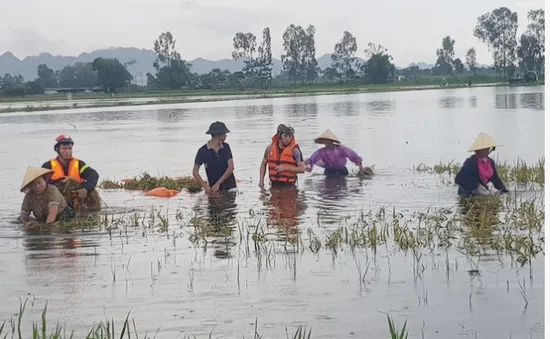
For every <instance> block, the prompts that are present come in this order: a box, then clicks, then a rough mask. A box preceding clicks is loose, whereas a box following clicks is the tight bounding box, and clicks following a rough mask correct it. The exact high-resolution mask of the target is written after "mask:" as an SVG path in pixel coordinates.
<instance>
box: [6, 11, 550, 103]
mask: <svg viewBox="0 0 550 339" xmlns="http://www.w3.org/2000/svg"><path fill="white" fill-rule="evenodd" d="M527 19H528V26H527V29H526V31H525V32H524V33H523V34H522V35H521V36H520V38H519V39H517V30H518V16H517V13H515V12H512V11H511V10H510V9H508V8H506V7H501V8H497V9H494V10H493V11H491V12H488V13H485V14H483V15H481V16H480V17H478V19H477V24H476V26H475V27H474V30H473V35H474V36H475V37H476V38H478V39H479V40H480V41H482V42H483V43H485V44H486V45H487V46H488V48H489V49H490V51H491V52H492V55H493V67H492V68H491V69H484V68H481V67H479V65H478V63H477V60H476V50H475V49H474V48H473V47H471V48H469V49H468V51H467V52H466V55H465V56H464V62H463V61H462V59H461V58H460V57H457V56H456V55H455V40H454V39H453V38H452V37H450V36H446V37H444V38H443V39H442V43H441V46H440V48H438V49H437V50H436V53H435V66H434V67H433V68H431V69H424V70H422V69H420V68H419V67H418V66H411V67H407V68H404V69H399V70H398V69H396V67H395V65H394V63H393V58H392V56H391V54H390V52H389V51H388V50H387V49H386V48H385V47H383V46H382V45H379V44H377V43H374V42H370V43H368V44H367V47H366V48H365V49H364V50H363V54H364V60H365V61H362V60H361V59H360V58H359V57H358V44H357V40H356V38H355V37H354V36H353V34H352V33H350V32H348V31H345V32H343V34H342V37H341V39H340V40H338V41H337V42H336V43H335V45H334V50H333V53H332V55H331V65H330V67H327V68H326V69H320V68H319V66H318V62H317V59H316V56H315V55H316V48H315V33H316V29H315V27H314V26H313V25H308V26H307V27H305V28H304V27H302V26H300V25H294V24H292V25H290V26H288V27H287V28H286V30H285V31H284V33H283V50H284V53H283V54H282V55H281V61H282V65H283V70H282V72H281V74H278V75H275V76H274V74H273V72H272V66H273V55H272V46H271V31H270V29H269V27H266V28H264V29H263V32H262V37H261V41H260V40H259V39H258V38H257V37H256V35H254V34H253V33H251V32H246V33H245V32H239V33H236V34H235V36H234V38H233V52H232V54H231V55H232V57H233V59H235V60H240V61H242V62H243V65H244V66H243V68H242V70H240V71H237V72H233V73H232V72H230V71H228V70H221V69H213V70H211V71H210V72H209V73H207V74H197V73H194V72H192V71H191V65H190V64H189V63H188V62H187V61H185V60H183V59H182V57H181V54H180V53H179V52H178V51H177V49H176V40H175V38H174V36H173V35H172V34H171V33H170V32H165V33H162V34H160V35H159V37H158V39H156V40H155V41H154V43H153V50H154V52H155V54H156V60H155V62H154V63H153V67H154V69H155V74H151V73H147V89H158V90H163V89H210V90H215V89H245V88H269V87H273V86H289V85H294V84H302V85H307V84H314V83H324V84H326V83H344V84H360V83H364V84H384V83H389V82H392V81H395V77H396V76H399V75H400V76H405V77H413V78H414V77H423V76H454V75H459V74H464V73H466V72H468V73H469V74H472V75H474V76H477V75H484V74H496V75H497V76H498V77H500V78H501V79H508V80H509V79H511V78H512V76H513V75H514V74H517V73H520V74H521V73H526V72H528V71H535V72H536V73H537V74H542V73H544V62H545V60H544V51H545V48H544V44H545V41H544V24H545V22H544V20H545V19H544V10H543V9H537V10H531V11H529V12H528V14H527ZM129 64H131V63H126V64H122V63H121V62H120V61H119V60H117V59H104V58H97V59H95V60H94V61H93V62H90V63H75V64H74V65H70V66H65V67H64V68H63V69H61V70H59V71H54V70H52V69H50V68H48V66H47V65H39V66H38V69H37V72H38V77H37V78H36V79H35V80H34V81H30V82H26V83H25V82H24V81H23V79H22V77H21V76H11V75H9V74H6V75H5V76H4V77H0V90H1V91H2V92H3V93H4V94H5V95H21V94H23V95H24V94H31V93H40V92H41V91H42V92H43V90H44V88H56V87H94V86H100V87H101V88H102V90H104V91H105V92H116V91H121V90H129V89H130V87H131V86H130V81H131V79H132V75H131V74H130V73H129V72H128V70H127V66H129Z"/></svg>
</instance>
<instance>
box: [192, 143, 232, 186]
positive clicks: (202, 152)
mask: <svg viewBox="0 0 550 339" xmlns="http://www.w3.org/2000/svg"><path fill="white" fill-rule="evenodd" d="M230 159H233V154H232V153H231V147H229V144H227V143H225V142H224V143H222V145H221V147H220V149H219V150H218V152H216V151H215V150H214V148H212V146H210V143H206V144H205V145H204V146H202V147H201V148H199V150H198V151H197V155H196V157H195V165H197V166H201V165H203V164H204V169H205V170H206V177H207V178H208V185H209V186H210V187H212V186H214V184H216V182H218V180H219V179H220V178H221V177H222V176H223V174H224V173H225V171H226V170H227V168H228V167H229V165H228V164H227V162H228V161H229V160H230ZM235 187H237V181H236V180H235V175H233V173H231V175H230V176H229V178H227V179H226V180H225V181H224V182H223V183H222V184H221V185H220V190H230V189H233V188H235Z"/></svg>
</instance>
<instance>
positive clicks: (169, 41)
mask: <svg viewBox="0 0 550 339" xmlns="http://www.w3.org/2000/svg"><path fill="white" fill-rule="evenodd" d="M153 50H154V51H155V54H156V55H157V58H156V60H155V62H154V63H153V67H155V69H156V70H157V72H158V71H159V70H160V68H161V67H162V66H168V67H170V65H171V63H172V61H173V60H181V55H180V54H179V53H178V52H177V51H176V40H175V39H174V37H173V36H172V33H170V32H169V31H168V32H165V33H161V34H160V35H159V37H158V39H157V40H155V42H154V44H153Z"/></svg>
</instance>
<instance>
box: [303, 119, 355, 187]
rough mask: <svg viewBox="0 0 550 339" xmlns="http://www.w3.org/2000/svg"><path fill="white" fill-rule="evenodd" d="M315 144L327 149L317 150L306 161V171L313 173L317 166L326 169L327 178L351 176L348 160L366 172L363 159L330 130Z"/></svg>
mask: <svg viewBox="0 0 550 339" xmlns="http://www.w3.org/2000/svg"><path fill="white" fill-rule="evenodd" d="M315 143H317V144H323V145H325V147H323V148H319V149H318V150H316V151H315V152H314V153H313V154H312V155H311V157H310V158H309V159H308V160H307V161H306V171H308V172H311V170H312V169H313V166H314V165H317V166H319V167H323V168H324V169H325V175H326V176H330V177H334V176H346V175H348V174H349V172H348V169H347V168H346V162H347V160H348V159H349V160H350V161H351V162H353V163H354V164H355V165H357V166H358V167H359V171H361V172H363V171H364V169H363V163H362V162H363V159H361V157H360V156H359V155H357V153H355V151H354V150H352V149H351V148H349V147H347V146H344V145H342V144H341V143H340V140H339V139H338V137H336V135H334V133H332V131H331V130H330V129H327V130H326V131H324V132H323V133H322V134H321V135H319V137H317V139H315Z"/></svg>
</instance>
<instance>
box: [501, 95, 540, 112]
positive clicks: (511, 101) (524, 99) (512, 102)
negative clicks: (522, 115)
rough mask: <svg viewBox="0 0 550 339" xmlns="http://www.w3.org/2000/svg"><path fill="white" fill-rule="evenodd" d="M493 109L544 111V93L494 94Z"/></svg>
mask: <svg viewBox="0 0 550 339" xmlns="http://www.w3.org/2000/svg"><path fill="white" fill-rule="evenodd" d="M495 108H497V109H518V108H530V109H534V110H538V111H541V110H544V93H520V94H517V93H498V94H495Z"/></svg>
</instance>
